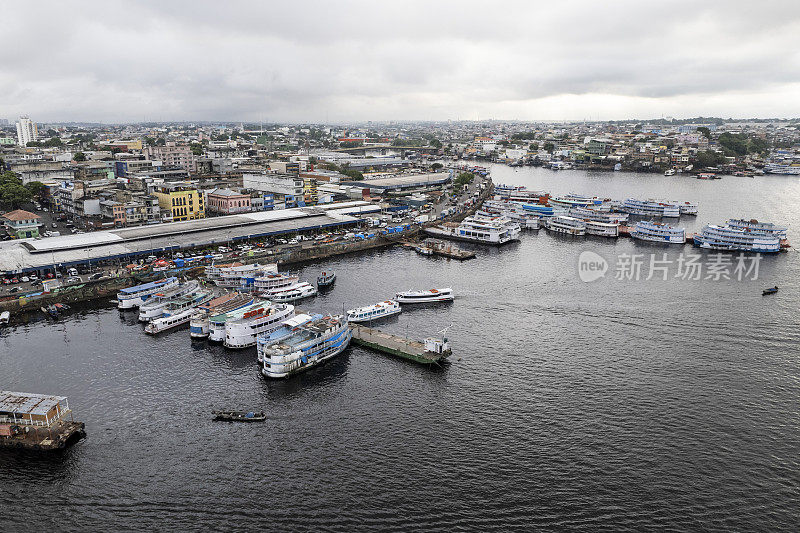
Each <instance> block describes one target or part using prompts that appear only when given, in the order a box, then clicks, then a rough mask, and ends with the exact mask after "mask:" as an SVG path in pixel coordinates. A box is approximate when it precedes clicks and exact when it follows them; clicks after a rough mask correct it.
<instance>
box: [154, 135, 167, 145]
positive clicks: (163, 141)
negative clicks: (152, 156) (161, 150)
mask: <svg viewBox="0 0 800 533" xmlns="http://www.w3.org/2000/svg"><path fill="white" fill-rule="evenodd" d="M166 145H167V140H166V139H165V138H164V137H159V138H158V139H156V146H166Z"/></svg>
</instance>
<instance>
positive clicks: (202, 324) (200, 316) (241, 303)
mask: <svg viewBox="0 0 800 533" xmlns="http://www.w3.org/2000/svg"><path fill="white" fill-rule="evenodd" d="M253 302H254V298H253V297H252V296H247V295H245V294H237V293H230V294H223V295H222V296H219V297H218V298H214V299H213V300H211V301H209V302H207V303H205V304H202V305H199V306H198V307H197V309H195V312H194V314H192V317H191V318H190V319H189V335H190V336H191V337H192V338H193V339H205V338H207V337H208V335H209V332H210V329H211V316H213V315H218V314H220V313H228V312H230V311H235V310H237V309H241V308H243V307H246V306H248V305H250V304H252V303H253Z"/></svg>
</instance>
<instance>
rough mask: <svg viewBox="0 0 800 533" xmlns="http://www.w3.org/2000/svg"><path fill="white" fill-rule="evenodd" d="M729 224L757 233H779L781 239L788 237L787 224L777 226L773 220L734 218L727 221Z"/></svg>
mask: <svg viewBox="0 0 800 533" xmlns="http://www.w3.org/2000/svg"><path fill="white" fill-rule="evenodd" d="M727 224H728V226H730V227H732V228H737V229H741V230H747V231H749V232H750V233H755V234H756V235H777V236H778V237H780V238H781V239H785V238H786V231H787V230H788V229H789V228H788V227H787V226H777V225H775V224H773V223H772V222H759V221H758V220H755V219H753V220H744V219H741V218H733V219H731V220H729V221H728V222H727Z"/></svg>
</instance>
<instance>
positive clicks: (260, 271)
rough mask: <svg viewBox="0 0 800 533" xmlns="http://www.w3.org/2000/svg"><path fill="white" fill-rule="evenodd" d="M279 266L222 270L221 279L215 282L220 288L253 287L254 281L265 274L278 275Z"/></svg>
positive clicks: (256, 265)
mask: <svg viewBox="0 0 800 533" xmlns="http://www.w3.org/2000/svg"><path fill="white" fill-rule="evenodd" d="M277 272H278V265H259V264H258V263H254V264H252V265H239V266H232V267H228V268H226V269H222V271H221V272H220V274H219V278H218V279H216V280H214V283H215V284H216V285H217V286H218V287H228V288H235V289H238V288H242V287H248V286H252V285H253V282H254V279H256V278H258V277H259V276H261V275H264V274H270V273H277Z"/></svg>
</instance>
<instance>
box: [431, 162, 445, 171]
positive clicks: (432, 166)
mask: <svg viewBox="0 0 800 533" xmlns="http://www.w3.org/2000/svg"><path fill="white" fill-rule="evenodd" d="M442 167H444V165H443V164H441V163H434V164H432V165H431V170H434V171H436V170H439V169H440V168H442Z"/></svg>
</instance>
